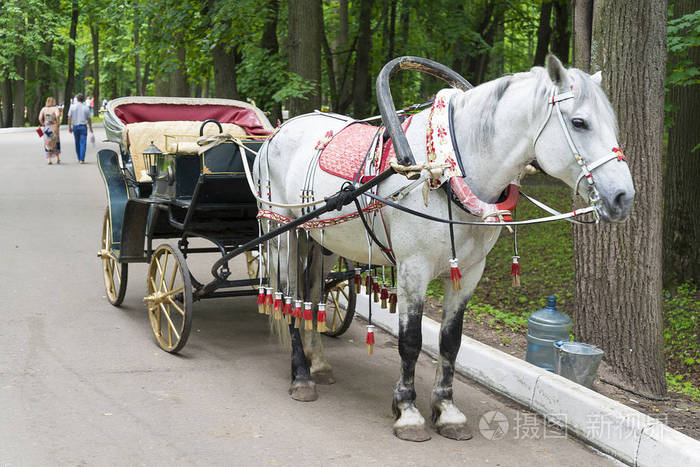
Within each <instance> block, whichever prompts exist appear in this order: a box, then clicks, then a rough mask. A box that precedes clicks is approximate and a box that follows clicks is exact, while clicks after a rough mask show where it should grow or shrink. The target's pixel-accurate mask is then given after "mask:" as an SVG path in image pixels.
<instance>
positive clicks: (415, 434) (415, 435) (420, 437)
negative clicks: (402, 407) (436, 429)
mask: <svg viewBox="0 0 700 467" xmlns="http://www.w3.org/2000/svg"><path fill="white" fill-rule="evenodd" d="M394 435H395V436H396V437H397V438H399V439H402V440H404V441H413V442H416V443H420V442H423V441H428V440H429V439H430V434H428V432H427V431H426V430H425V427H424V426H402V427H399V428H394Z"/></svg>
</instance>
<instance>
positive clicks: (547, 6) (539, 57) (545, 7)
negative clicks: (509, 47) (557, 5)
mask: <svg viewBox="0 0 700 467" xmlns="http://www.w3.org/2000/svg"><path fill="white" fill-rule="evenodd" d="M551 20H552V0H542V8H540V24H539V26H537V48H536V49H535V66H543V65H544V58H545V57H546V56H547V52H548V51H549V37H550V36H551V35H552V27H551V25H550V22H551Z"/></svg>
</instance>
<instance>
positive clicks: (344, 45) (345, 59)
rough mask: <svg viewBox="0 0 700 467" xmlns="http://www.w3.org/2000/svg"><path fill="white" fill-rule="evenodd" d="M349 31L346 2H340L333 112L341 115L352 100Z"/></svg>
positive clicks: (351, 50) (351, 51) (346, 0)
mask: <svg viewBox="0 0 700 467" xmlns="http://www.w3.org/2000/svg"><path fill="white" fill-rule="evenodd" d="M349 29H350V26H349V15H348V0H340V2H338V35H337V36H336V41H335V52H336V55H335V57H336V58H335V77H336V89H337V90H338V91H337V92H338V102H337V103H336V105H335V106H334V111H335V112H338V113H341V114H345V113H346V112H347V110H348V107H349V106H350V102H351V98H352V87H351V86H352V83H351V80H350V79H348V78H349V76H350V72H349V70H350V65H351V63H352V53H353V50H354V45H353V46H352V47H351V45H350V32H349Z"/></svg>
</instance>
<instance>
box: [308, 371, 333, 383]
mask: <svg viewBox="0 0 700 467" xmlns="http://www.w3.org/2000/svg"><path fill="white" fill-rule="evenodd" d="M311 378H313V380H314V383H316V384H325V385H329V384H335V378H334V377H333V370H321V371H317V372H315V373H311Z"/></svg>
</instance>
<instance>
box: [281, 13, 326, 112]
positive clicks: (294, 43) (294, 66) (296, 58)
mask: <svg viewBox="0 0 700 467" xmlns="http://www.w3.org/2000/svg"><path fill="white" fill-rule="evenodd" d="M320 1H321V0H289V2H288V4H289V71H291V72H292V73H296V74H298V75H299V76H301V77H302V78H303V79H304V80H305V81H308V82H310V83H313V85H314V88H315V90H314V91H312V92H311V93H310V95H308V96H306V97H303V98H293V99H290V103H289V116H290V117H292V116H295V115H300V114H303V113H308V112H312V111H313V110H314V109H318V108H320V107H321V21H322V20H323V19H322V17H321V12H322V9H321V5H320Z"/></svg>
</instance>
